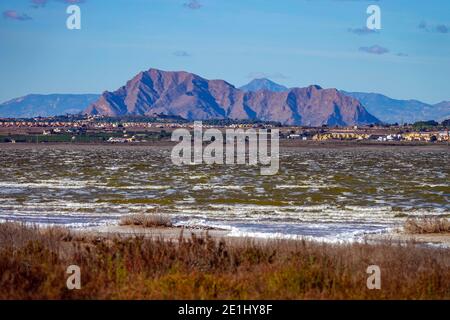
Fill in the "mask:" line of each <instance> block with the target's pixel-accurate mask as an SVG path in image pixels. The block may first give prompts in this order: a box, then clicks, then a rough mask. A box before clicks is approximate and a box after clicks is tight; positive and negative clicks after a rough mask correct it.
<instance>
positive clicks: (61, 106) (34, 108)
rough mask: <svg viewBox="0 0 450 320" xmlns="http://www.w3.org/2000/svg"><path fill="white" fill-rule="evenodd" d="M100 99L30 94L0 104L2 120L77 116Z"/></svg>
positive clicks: (72, 95)
mask: <svg viewBox="0 0 450 320" xmlns="http://www.w3.org/2000/svg"><path fill="white" fill-rule="evenodd" d="M98 98H99V95H98V94H48V95H43V94H29V95H26V96H23V97H20V98H16V99H12V100H10V101H7V102H5V103H2V104H0V118H1V117H3V118H32V117H37V116H42V117H48V116H55V115H65V114H75V113H79V112H80V111H82V110H83V109H84V108H87V107H88V106H89V105H90V104H91V103H93V102H95V101H96V100H97V99H98Z"/></svg>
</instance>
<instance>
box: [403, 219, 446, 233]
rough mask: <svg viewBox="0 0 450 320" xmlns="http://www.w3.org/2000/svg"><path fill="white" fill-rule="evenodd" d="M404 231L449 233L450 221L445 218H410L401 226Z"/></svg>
mask: <svg viewBox="0 0 450 320" xmlns="http://www.w3.org/2000/svg"><path fill="white" fill-rule="evenodd" d="M403 229H404V231H405V232H406V233H410V234H425V233H450V221H449V220H448V219H447V218H436V217H429V218H428V217H427V218H410V219H407V220H406V222H405V225H404V227H403Z"/></svg>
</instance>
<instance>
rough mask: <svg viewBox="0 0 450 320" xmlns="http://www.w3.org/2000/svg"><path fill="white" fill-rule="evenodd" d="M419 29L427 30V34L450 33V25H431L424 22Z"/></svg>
mask: <svg viewBox="0 0 450 320" xmlns="http://www.w3.org/2000/svg"><path fill="white" fill-rule="evenodd" d="M418 27H419V29H422V30H425V31H427V32H436V33H450V25H446V24H436V25H430V24H428V23H427V22H426V21H422V22H421V23H419V26H418Z"/></svg>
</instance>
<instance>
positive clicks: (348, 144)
mask: <svg viewBox="0 0 450 320" xmlns="http://www.w3.org/2000/svg"><path fill="white" fill-rule="evenodd" d="M175 145H176V142H172V141H169V140H159V141H152V142H131V143H108V142H102V143H99V142H92V143H81V142H73V143H67V142H47V143H28V142H19V143H0V149H23V148H24V149H28V148H36V147H38V148H53V147H63V148H68V147H70V148H75V149H76V148H80V147H81V148H85V147H106V148H148V147H173V146H175ZM393 147H394V148H397V147H405V148H411V147H415V148H420V149H422V148H423V149H427V150H450V145H448V144H447V143H425V142H407V141H395V142H376V141H374V142H370V141H311V140H307V141H302V140H293V139H282V140H280V148H281V149H283V148H326V149H328V148H330V149H334V148H336V149H338V148H375V149H376V148H393Z"/></svg>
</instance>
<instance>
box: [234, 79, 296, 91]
mask: <svg viewBox="0 0 450 320" xmlns="http://www.w3.org/2000/svg"><path fill="white" fill-rule="evenodd" d="M239 89H241V90H242V91H246V92H256V91H260V90H268V91H273V92H283V91H288V90H289V89H288V88H287V87H285V86H282V85H280V84H278V83H275V82H273V81H271V80H269V79H266V78H261V79H254V80H252V81H250V82H249V83H248V84H246V85H245V86H242V87H240V88H239Z"/></svg>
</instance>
